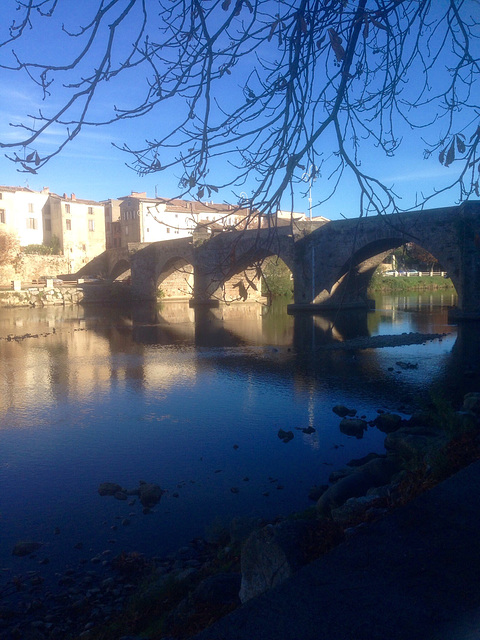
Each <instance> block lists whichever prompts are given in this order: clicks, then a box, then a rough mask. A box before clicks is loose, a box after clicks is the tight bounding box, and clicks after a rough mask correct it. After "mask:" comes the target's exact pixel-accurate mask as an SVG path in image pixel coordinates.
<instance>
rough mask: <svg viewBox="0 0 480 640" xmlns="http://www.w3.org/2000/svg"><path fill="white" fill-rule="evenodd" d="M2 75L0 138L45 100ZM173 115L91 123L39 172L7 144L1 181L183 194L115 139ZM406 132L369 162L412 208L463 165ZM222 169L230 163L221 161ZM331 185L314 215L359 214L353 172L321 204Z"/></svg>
mask: <svg viewBox="0 0 480 640" xmlns="http://www.w3.org/2000/svg"><path fill="white" fill-rule="evenodd" d="M63 3H64V5H65V6H70V7H74V8H76V9H77V11H84V10H85V11H87V10H88V7H93V6H94V5H96V0H84V2H83V3H82V4H81V10H80V9H79V5H78V4H77V3H75V2H73V4H72V3H69V2H67V3H65V0H63ZM60 4H62V2H61V3H60ZM7 22H8V20H7ZM52 43H55V44H52ZM12 46H13V47H15V48H17V49H18V48H20V47H21V45H19V44H14V45H12ZM24 46H25V50H26V51H29V50H31V47H34V48H35V51H36V52H37V54H38V53H41V54H42V55H44V56H48V55H52V56H54V55H56V53H57V51H58V49H57V47H61V46H66V45H62V43H61V42H57V41H56V40H54V37H53V35H52V34H48V33H46V32H45V33H44V38H43V39H42V40H41V41H38V40H35V41H30V42H28V41H27V42H26V43H25V45H24ZM0 79H1V83H2V92H1V93H0V140H1V141H7V140H11V139H12V137H14V136H16V135H18V129H12V128H10V127H9V126H8V123H20V122H21V121H22V117H23V116H24V114H26V113H33V112H35V111H36V110H38V108H43V107H42V102H41V94H40V91H39V89H38V87H34V86H33V85H32V83H31V82H30V81H28V79H27V78H26V77H25V75H20V74H18V73H11V72H7V71H5V70H1V69H0ZM138 81H140V82H141V81H142V78H134V77H132V76H130V77H129V78H126V79H125V82H122V83H119V84H117V85H116V86H114V87H108V92H107V91H103V93H102V94H100V95H99V99H98V103H97V104H96V105H95V110H96V112H97V113H101V111H102V103H103V102H104V104H109V105H111V104H112V102H115V101H116V100H117V98H120V96H124V95H125V92H126V91H132V90H133V91H135V87H136V84H135V83H136V82H138ZM138 86H140V85H138ZM142 86H143V85H142ZM168 118H169V111H168V105H167V108H166V109H165V110H164V111H163V112H162V113H155V114H150V115H148V116H147V117H145V118H138V119H135V120H129V121H123V122H121V123H116V124H113V125H109V126H106V127H90V128H86V129H85V130H84V131H83V132H82V133H80V134H79V135H78V136H77V138H76V139H75V140H74V141H73V142H71V143H70V144H69V145H68V146H67V147H66V148H65V149H64V150H63V152H62V153H61V155H60V156H57V157H55V158H53V160H51V161H50V163H49V164H48V165H47V166H46V167H43V168H42V169H41V170H40V171H39V173H38V175H33V174H29V173H20V172H18V171H17V170H16V166H15V165H14V164H13V163H12V162H11V161H9V160H7V159H6V158H5V156H4V155H3V152H2V151H0V184H4V185H15V186H17V185H18V186H28V187H30V188H32V189H35V190H41V189H42V187H45V186H48V187H49V188H50V190H51V191H54V192H56V193H60V194H62V193H64V192H66V193H67V194H70V193H75V194H76V196H77V197H79V198H85V199H92V200H104V199H107V198H117V197H120V196H124V195H127V194H129V193H130V192H131V191H146V192H147V195H148V196H150V197H153V196H155V194H158V195H159V196H163V197H174V196H176V195H177V194H178V185H177V180H176V176H175V171H172V172H171V173H170V174H166V173H163V172H160V173H156V174H153V175H149V176H145V177H141V176H139V175H137V174H136V173H135V171H133V170H132V169H130V168H129V167H127V166H126V163H127V162H128V160H129V159H128V157H126V155H125V154H124V153H122V152H121V151H120V150H118V149H116V148H115V147H114V146H113V144H112V143H115V144H117V145H120V146H121V145H122V144H123V143H125V142H126V143H128V144H130V145H132V146H136V144H137V143H138V142H139V141H140V144H141V143H142V142H143V141H144V140H145V139H147V138H152V137H154V135H155V129H156V127H158V124H159V122H160V121H161V122H165V121H167V122H168ZM402 133H403V135H404V138H403V144H402V147H401V149H400V150H399V151H398V152H397V153H396V155H395V156H394V157H392V158H385V157H384V156H380V155H375V154H373V153H372V157H371V159H370V162H369V164H370V166H368V167H367V166H366V164H368V162H367V163H365V164H364V168H366V169H368V170H369V171H370V172H371V173H372V174H374V175H375V176H376V177H377V178H379V179H380V180H381V181H383V182H384V183H386V184H387V185H388V186H392V187H393V188H394V189H395V191H396V193H397V194H398V195H400V196H401V197H402V200H401V204H402V206H403V207H405V208H407V207H411V206H413V205H414V202H415V194H416V193H420V192H422V191H424V190H425V188H426V187H429V188H432V187H437V188H439V187H441V186H443V185H444V184H445V182H446V181H449V182H450V181H451V179H452V176H453V175H454V171H455V169H454V168H453V167H452V166H451V167H448V168H445V167H443V166H442V165H440V163H439V162H438V159H437V155H436V154H435V155H433V156H432V157H430V159H428V160H425V159H424V158H423V150H424V146H425V145H424V143H423V142H422V141H421V140H420V134H419V133H418V131H417V132H415V133H411V132H409V131H408V129H406V128H405V129H404V130H403V131H402ZM57 140H58V131H55V130H54V129H52V131H51V132H49V134H48V136H47V137H46V142H45V144H46V146H47V147H48V145H49V144H52V145H54V144H55V143H56V142H57ZM8 153H12V151H9V152H8ZM217 170H218V171H221V170H222V169H221V167H220V166H218V165H217ZM248 187H249V185H245V187H244V188H243V189H242V190H243V191H246V192H247V193H248ZM327 190H328V185H327V184H326V176H322V177H321V178H319V179H318V180H316V182H315V183H314V184H313V187H312V200H313V215H323V216H325V217H327V218H331V219H338V218H339V217H341V216H345V217H355V216H356V215H358V212H359V207H358V194H357V191H356V185H355V183H354V181H353V180H352V179H351V178H349V177H346V178H345V179H343V180H342V182H341V184H340V186H339V188H338V189H337V192H336V194H335V196H334V197H333V198H332V199H331V200H330V201H329V202H328V203H326V204H324V205H323V206H321V207H319V206H317V203H318V201H319V200H320V199H322V198H323V197H324V196H325V194H326V193H327ZM305 191H306V185H305V188H298V189H296V191H295V198H294V209H295V210H296V211H304V212H308V204H309V203H308V198H307V195H306V194H305V193H304V192H305ZM457 197H458V193H457V192H455V191H454V192H451V193H449V194H443V195H442V196H441V197H438V198H437V199H436V200H435V201H433V202H432V204H431V206H448V205H452V204H455V203H456V198H457ZM215 199H216V200H217V201H226V202H234V201H235V197H234V195H233V194H232V192H231V191H229V190H225V191H224V192H220V193H219V194H215ZM289 204H290V199H289V198H288V197H286V198H285V201H284V203H283V205H284V206H285V208H287V207H289Z"/></svg>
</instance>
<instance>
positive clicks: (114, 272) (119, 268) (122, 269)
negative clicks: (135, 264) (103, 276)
mask: <svg viewBox="0 0 480 640" xmlns="http://www.w3.org/2000/svg"><path fill="white" fill-rule="evenodd" d="M130 268H131V264H130V260H127V259H125V258H123V259H122V260H119V261H118V262H116V263H115V264H114V265H113V267H112V269H111V271H110V273H109V278H110V280H116V279H117V278H119V277H120V276H121V275H124V274H125V273H127V272H128V271H130Z"/></svg>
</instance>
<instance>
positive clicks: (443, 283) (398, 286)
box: [368, 271, 454, 293]
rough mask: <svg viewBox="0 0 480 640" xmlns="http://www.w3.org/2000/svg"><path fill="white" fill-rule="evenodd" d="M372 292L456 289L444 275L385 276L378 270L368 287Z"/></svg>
mask: <svg viewBox="0 0 480 640" xmlns="http://www.w3.org/2000/svg"><path fill="white" fill-rule="evenodd" d="M368 289H369V291H370V292H374V291H382V292H384V293H395V292H399V291H435V290H437V289H454V286H453V283H452V281H451V280H450V278H443V277H442V276H397V277H396V278H395V277H393V276H383V275H382V274H381V273H379V272H378V271H377V272H376V273H374V274H373V277H372V279H371V281H370V286H369V287H368Z"/></svg>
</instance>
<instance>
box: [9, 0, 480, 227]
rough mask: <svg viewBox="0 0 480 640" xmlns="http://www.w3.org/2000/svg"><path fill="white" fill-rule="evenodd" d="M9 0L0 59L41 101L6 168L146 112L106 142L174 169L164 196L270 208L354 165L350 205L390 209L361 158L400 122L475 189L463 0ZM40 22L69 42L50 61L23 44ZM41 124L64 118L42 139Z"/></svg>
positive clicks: (470, 59) (37, 164) (469, 27)
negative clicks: (73, 10) (146, 134)
mask: <svg viewBox="0 0 480 640" xmlns="http://www.w3.org/2000/svg"><path fill="white" fill-rule="evenodd" d="M12 4H14V5H16V10H17V11H16V14H17V15H16V16H15V18H12V20H11V22H10V24H9V27H8V29H7V30H6V31H5V33H3V35H2V39H1V41H0V68H3V69H4V70H5V71H15V72H17V73H19V74H26V76H27V77H28V78H30V79H31V80H32V82H34V83H35V84H36V85H37V86H38V87H40V89H41V91H42V95H43V102H44V107H42V109H41V110H39V111H38V112H37V113H35V114H31V115H28V114H25V118H24V120H23V122H22V124H21V125H12V126H15V127H16V130H17V131H18V138H17V139H16V140H14V141H11V140H10V139H9V140H4V141H0V146H1V147H2V148H3V149H5V150H6V152H7V153H8V154H9V155H8V157H9V158H10V159H11V160H12V161H13V162H15V163H17V165H18V167H19V169H20V171H26V172H32V173H35V172H37V171H39V170H40V169H41V168H42V167H43V166H44V165H45V164H46V163H47V162H48V161H49V160H50V159H51V158H52V157H54V156H55V155H57V154H58V153H60V152H61V151H62V150H63V149H64V148H65V145H66V144H68V143H69V142H70V141H72V140H73V139H74V138H75V137H76V136H77V135H78V133H79V132H80V131H81V130H82V129H83V128H85V127H93V126H102V125H108V124H111V123H114V122H119V121H123V120H125V121H126V120H130V119H135V118H141V117H144V116H147V115H149V116H151V115H152V114H154V115H155V117H156V120H155V122H156V123H158V126H156V130H155V131H153V132H152V137H151V139H149V140H147V141H145V142H142V141H135V142H134V144H132V143H127V142H126V143H125V144H124V145H123V146H121V147H120V148H121V149H122V150H123V151H124V152H125V154H126V156H127V158H128V163H129V164H130V166H131V167H132V168H133V169H134V170H136V171H137V172H138V173H140V174H144V175H145V174H150V173H155V172H158V171H169V172H174V173H175V174H176V175H177V178H178V189H179V193H178V195H185V194H187V193H189V194H190V195H192V196H194V197H196V198H199V199H202V198H203V197H204V196H205V195H207V194H208V196H210V195H211V194H212V192H217V191H218V190H219V189H225V188H229V189H230V190H231V191H233V193H236V194H238V192H239V191H240V190H242V189H245V188H246V189H248V191H249V198H250V199H251V201H252V203H253V204H254V208H255V210H256V211H260V212H262V213H264V212H273V211H275V210H276V208H278V207H279V206H280V202H281V199H282V197H283V196H284V194H286V193H288V192H290V193H291V194H292V193H293V189H294V188H298V187H297V185H299V184H301V178H302V174H303V172H304V171H305V167H306V166H314V167H319V169H321V174H322V180H323V181H324V182H325V183H326V186H325V189H324V192H325V193H327V192H328V193H329V194H330V195H331V194H332V193H334V192H335V190H336V189H338V188H339V186H340V184H341V181H342V179H343V177H344V176H345V175H346V173H352V174H353V176H354V178H355V180H356V183H357V184H358V187H359V192H360V213H362V214H365V215H367V214H368V213H369V212H375V213H383V212H386V211H396V210H399V209H400V203H399V201H398V198H397V196H396V194H395V192H394V190H393V189H392V185H389V184H384V183H382V181H381V180H380V177H379V175H378V170H376V171H377V175H376V174H375V170H372V169H371V168H370V170H368V169H367V167H368V166H370V167H371V166H372V164H373V163H372V162H371V161H370V158H372V157H376V158H377V166H378V165H379V163H381V162H382V158H383V157H391V156H393V155H395V153H396V152H397V151H398V149H399V148H400V147H401V145H402V142H403V137H404V135H406V133H409V132H412V131H413V132H414V134H415V135H416V136H417V137H416V140H417V146H420V145H422V146H423V147H424V148H425V157H426V158H429V157H432V158H435V156H436V155H437V154H438V161H439V162H440V163H441V164H442V165H443V166H444V167H445V169H446V170H445V174H446V179H445V186H444V187H442V188H441V189H440V191H447V190H450V189H455V188H456V190H457V192H456V193H457V197H458V199H459V200H464V199H467V198H468V197H470V196H471V195H473V194H476V195H477V197H480V196H479V191H480V190H479V167H480V157H479V155H478V145H479V139H480V105H479V104H478V98H477V95H478V94H479V92H478V86H477V85H478V78H479V72H480V63H479V50H480V43H479V36H480V29H479V20H478V19H477V17H476V16H477V15H478V7H479V5H478V3H477V2H476V1H472V0H470V1H466V0H437V1H436V2H433V1H432V0H277V1H275V0H233V1H232V0H208V1H205V2H200V0H158V2H154V1H153V0H152V1H151V2H146V0H97V4H96V5H95V8H94V9H93V10H92V8H91V7H90V10H88V9H85V20H84V22H83V23H82V24H75V23H73V24H72V23H71V21H69V20H68V13H67V14H65V13H63V12H64V11H65V9H66V8H68V5H69V2H68V0H63V1H62V2H60V1H59V0H16V1H15V2H13V3H12ZM47 23H48V25H49V28H50V30H51V29H53V30H54V32H55V29H56V32H57V33H58V34H59V38H61V42H65V41H67V42H70V43H71V46H70V47H63V48H61V50H58V51H57V52H56V57H57V58H58V59H55V63H52V61H51V60H50V59H48V56H42V54H40V53H38V54H35V55H34V56H33V57H32V56H31V55H29V54H28V52H29V51H30V50H31V48H30V49H29V48H28V47H26V46H25V44H28V42H29V41H31V40H32V39H35V38H41V34H42V27H43V26H44V24H47ZM7 24H8V23H7ZM12 44H13V45H14V47H15V48H14V49H13V51H10V50H9V47H8V46H7V45H12ZM39 51H41V48H40V49H39ZM131 74H134V76H132V75H131ZM132 77H135V80H136V82H135V84H134V88H135V94H134V95H132V92H126V93H127V94H128V100H125V101H124V102H123V104H116V105H112V109H111V110H110V112H105V113H104V114H103V116H102V117H100V118H99V117H98V107H97V96H98V95H99V93H100V92H101V90H102V89H103V87H104V86H105V84H106V83H107V82H108V83H112V84H113V83H117V84H115V86H116V87H118V86H122V85H121V84H120V83H121V82H122V81H123V82H125V83H126V84H125V86H128V79H129V78H132ZM141 78H145V80H144V83H143V84H141V83H140V82H139V79H141ZM56 105H60V106H56ZM51 129H55V130H58V129H60V130H61V131H63V138H62V140H61V142H60V143H59V144H58V146H57V147H56V148H55V149H54V150H53V151H52V150H51V149H50V148H49V147H47V145H46V144H45V139H46V135H47V134H48V131H49V130H51ZM220 163H221V167H222V171H219V170H218V167H219V164H220ZM449 168H450V170H449ZM214 172H215V175H216V177H215V178H213V177H211V176H213V175H214ZM452 173H454V174H455V175H453V176H452V175H451V174H452ZM438 193H439V191H438V190H437V191H436V192H433V193H428V192H425V194H422V195H421V196H419V198H418V202H417V203H416V206H422V205H423V204H425V203H427V202H429V200H430V199H431V198H432V197H434V196H435V194H438ZM172 195H173V194H172ZM176 195H177V194H176ZM327 197H328V196H327Z"/></svg>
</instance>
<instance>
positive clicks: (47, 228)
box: [45, 218, 52, 231]
mask: <svg viewBox="0 0 480 640" xmlns="http://www.w3.org/2000/svg"><path fill="white" fill-rule="evenodd" d="M51 230H52V221H51V220H50V218H45V231H51Z"/></svg>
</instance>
